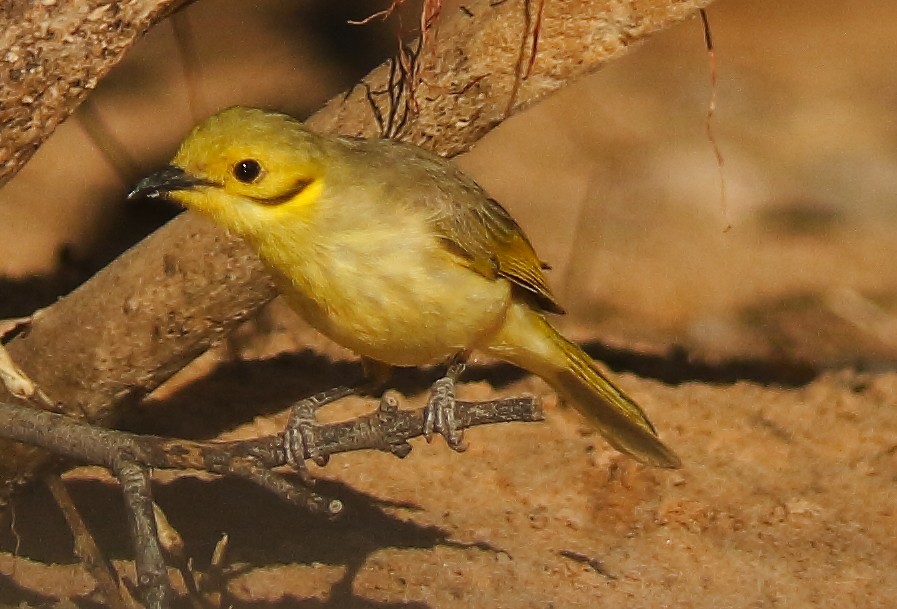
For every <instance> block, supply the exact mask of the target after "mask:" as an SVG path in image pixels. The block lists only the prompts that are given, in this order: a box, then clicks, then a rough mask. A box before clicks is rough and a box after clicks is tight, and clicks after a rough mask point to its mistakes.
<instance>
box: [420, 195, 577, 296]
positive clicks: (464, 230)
mask: <svg viewBox="0 0 897 609" xmlns="http://www.w3.org/2000/svg"><path fill="white" fill-rule="evenodd" d="M476 190H477V191H478V192H475V193H468V194H470V195H473V196H469V197H464V199H466V203H467V204H461V203H458V202H455V204H454V205H450V206H449V208H448V209H447V210H446V211H447V213H443V214H440V216H439V217H438V218H436V222H435V226H436V230H437V232H438V234H439V236H440V237H442V239H443V241H444V242H445V243H446V245H447V246H448V247H449V249H451V250H452V251H454V252H455V253H457V254H460V255H461V257H462V259H464V260H466V261H467V264H468V266H470V268H472V269H473V270H475V271H477V272H478V273H481V274H483V275H485V276H486V277H504V278H505V279H508V280H509V281H511V282H513V283H514V284H515V285H517V286H519V287H521V288H523V289H524V290H525V291H526V292H527V293H528V294H529V295H530V296H531V297H532V298H533V299H534V300H535V303H536V304H537V305H538V306H539V307H540V308H542V309H543V310H545V311H548V312H550V313H563V312H564V309H563V307H561V305H560V303H559V302H558V301H557V298H555V296H554V294H552V293H551V288H549V287H548V282H547V281H546V280H545V274H544V273H543V272H542V269H545V268H548V265H546V264H544V263H543V262H541V261H540V260H539V257H538V256H537V255H536V252H535V250H533V246H532V244H531V243H530V242H529V239H527V238H526V235H524V234H523V231H522V230H521V228H520V226H519V225H518V224H517V222H515V221H514V219H513V218H512V217H511V215H510V214H509V213H508V212H507V211H506V210H505V209H504V208H503V207H502V206H501V205H500V204H499V203H498V201H496V200H494V199H491V198H489V197H487V196H486V195H485V193H484V192H483V191H482V190H480V189H479V188H477V189H476Z"/></svg>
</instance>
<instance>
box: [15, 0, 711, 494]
mask: <svg viewBox="0 0 897 609" xmlns="http://www.w3.org/2000/svg"><path fill="white" fill-rule="evenodd" d="M711 1H712V0H640V1H638V2H633V1H631V0H545V2H544V4H543V6H544V11H543V13H542V14H541V18H540V20H539V23H540V31H539V40H538V44H537V45H533V44H532V37H533V27H534V20H533V14H532V12H528V11H533V10H535V9H534V7H535V6H536V5H537V4H538V3H535V2H529V1H525V0H508V1H506V2H502V3H493V2H491V1H490V0H471V1H470V2H467V3H466V4H465V7H464V10H458V11H457V12H454V13H453V14H450V15H445V16H444V18H443V19H442V20H441V22H440V26H439V34H438V36H437V37H435V38H434V40H435V41H436V42H435V47H433V48H432V49H430V50H426V52H424V53H422V54H421V61H422V62H423V64H422V66H421V77H422V80H421V82H420V86H419V87H418V88H417V90H416V92H415V94H414V102H415V104H416V106H417V107H418V109H419V112H418V113H417V114H414V115H411V116H409V119H408V121H407V123H405V124H404V128H403V129H402V137H403V139H406V140H409V141H412V142H415V143H418V144H421V145H424V146H426V147H428V148H431V149H433V150H435V151H437V152H439V153H441V154H446V155H453V154H457V153H460V152H463V151H465V150H467V149H469V148H470V146H471V145H472V144H473V143H474V142H475V141H476V140H478V139H479V138H480V137H482V136H483V135H484V134H486V133H487V132H488V131H489V130H491V129H492V128H493V127H495V126H496V125H498V124H499V123H500V122H501V121H502V120H504V119H505V118H507V116H508V115H509V114H513V113H514V112H517V111H519V110H520V109H522V108H524V107H526V106H529V105H531V104H532V103H534V102H535V101H537V100H538V99H540V98H542V97H544V96H545V95H548V94H549V93H551V92H553V91H555V90H557V89H558V88H559V87H561V86H562V85H564V84H565V83H567V82H569V81H570V80H573V79H575V78H577V77H580V76H582V75H584V74H587V73H589V72H593V71H595V70H597V69H599V68H600V67H601V66H602V65H604V64H605V63H606V62H608V61H610V60H611V59H613V58H615V57H618V56H620V55H621V54H623V53H624V52H625V51H626V50H627V48H629V47H630V46H631V45H632V44H633V43H635V42H637V41H639V40H641V39H643V38H645V37H647V36H648V35H650V34H651V33H653V32H655V31H658V30H660V29H662V28H664V27H667V26H669V25H671V24H673V23H675V22H677V21H680V20H682V19H685V18H686V17H688V16H690V15H693V14H694V13H695V11H696V10H697V9H698V8H701V7H704V6H706V5H708V4H709V3H710V2H711ZM47 4H48V3H37V2H31V1H30V0H14V1H13V2H12V3H11V4H10V5H8V6H7V7H6V8H4V9H0V11H2V13H0V17H2V18H4V19H5V23H4V24H3V27H2V32H3V33H2V35H0V84H2V90H3V91H4V93H2V94H0V95H2V97H0V104H2V105H0V124H2V125H3V132H2V136H3V139H2V142H0V163H2V172H0V176H3V175H7V176H8V175H10V174H11V173H12V172H13V171H14V170H15V169H16V168H18V167H19V166H20V165H21V163H22V162H23V161H24V159H26V158H27V157H28V156H30V154H31V152H32V151H33V150H34V149H35V148H36V146H37V145H39V143H40V142H41V141H43V139H44V138H45V137H46V136H47V135H48V134H49V132H50V131H52V128H53V126H55V124H57V123H58V122H59V121H60V120H62V119H63V118H64V117H65V116H66V115H68V114H69V113H70V112H71V111H72V110H73V109H74V107H75V106H76V105H77V103H78V102H79V101H81V100H82V99H83V98H84V96H85V95H86V94H87V91H88V90H89V89H90V88H91V87H92V85H93V83H94V82H95V80H96V79H97V78H99V77H101V76H102V75H103V74H104V73H105V72H106V71H108V70H109V69H110V68H111V67H112V66H113V65H115V63H117V61H118V60H119V59H120V57H121V55H122V54H123V52H124V51H125V49H127V48H128V46H130V44H131V43H133V41H134V40H135V39H136V38H137V37H138V36H139V34H140V33H142V32H143V31H145V30H146V29H147V28H148V27H149V26H150V25H151V24H152V23H153V22H154V21H155V20H156V19H158V18H159V16H160V15H161V14H162V13H163V11H164V10H165V9H167V8H170V7H171V5H172V4H176V3H174V2H170V1H167V0H155V1H153V0H130V1H129V2H115V3H112V2H103V1H100V0H91V1H90V2H87V3H85V2H83V0H57V2H55V3H53V4H50V5H49V6H47ZM84 7H87V8H86V10H85V9H84ZM94 20H99V23H100V24H101V25H100V26H97V25H96V24H94V23H93V21H94ZM527 25H528V26H529V28H530V29H529V30H527V29H526V26H527ZM60 37H61V38H60ZM60 41H61V42H60ZM532 48H536V53H537V54H536V56H535V58H533V61H532V67H531V69H530V70H529V75H528V77H527V78H526V79H525V80H523V79H522V77H521V74H522V69H521V63H520V62H521V61H523V62H526V64H527V65H528V64H529V63H530V59H531V58H530V57H529V56H528V55H527V53H528V52H531V49H532ZM22 58H25V59H24V60H22ZM22 61H24V63H22ZM395 70H396V64H395V63H393V64H387V65H384V66H381V67H380V68H377V69H376V70H374V71H373V72H372V73H371V74H370V75H368V76H367V77H366V78H365V79H364V85H362V86H358V87H355V88H354V89H353V90H352V91H351V92H350V93H348V94H347V95H343V96H340V97H337V98H335V99H334V100H332V101H331V102H330V103H328V104H327V105H326V106H325V107H324V108H323V109H322V110H321V111H320V112H318V113H317V114H315V115H314V116H313V117H311V119H310V121H309V122H310V124H311V125H312V127H313V128H315V129H319V130H326V131H341V132H344V133H351V134H364V135H377V134H378V129H379V128H380V126H379V124H378V120H377V115H378V113H377V112H374V111H373V109H372V105H371V101H373V102H375V104H376V105H377V106H378V107H379V108H383V107H385V104H386V103H387V102H388V101H389V95H388V94H385V93H380V92H383V91H388V90H389V87H388V85H389V83H390V82H391V79H390V75H391V74H393V76H394V75H395ZM393 80H394V78H393ZM384 95H385V97H384ZM392 101H395V100H392ZM400 101H401V100H400ZM380 113H381V114H382V110H381V111H380ZM32 117H35V118H32ZM274 295H275V292H274V289H273V287H272V285H271V283H270V281H269V279H268V277H267V275H266V274H265V273H264V271H263V270H262V268H261V266H260V264H259V262H258V261H257V259H256V258H255V256H254V255H253V254H252V253H250V252H249V251H248V249H247V248H246V247H245V246H244V245H243V244H242V243H240V242H238V241H236V240H235V239H233V238H231V237H228V236H227V235H225V234H224V233H223V232H222V231H221V230H219V229H217V228H216V227H214V226H211V225H210V224H208V223H206V222H205V221H203V220H201V219H199V218H197V217H194V216H192V215H189V214H185V215H183V216H181V217H179V218H177V219H175V220H174V221H173V222H171V223H170V224H169V225H167V226H166V227H164V228H163V229H161V230H160V231H157V232H156V233H155V234H153V235H152V236H150V237H149V238H148V239H146V240H145V241H144V242H142V243H140V244H139V245H137V246H136V247H134V248H133V249H132V250H130V251H129V252H127V253H126V254H125V255H123V256H122V257H120V258H119V259H118V260H116V261H115V262H113V263H112V264H111V265H109V266H108V267H107V268H106V269H104V270H103V271H101V272H100V273H98V274H97V275H96V276H95V277H94V278H92V279H91V280H90V281H88V282H87V283H85V284H84V285H83V286H81V287H80V288H79V289H77V290H75V291H74V292H73V293H72V294H70V295H69V296H67V297H65V298H63V299H62V300H60V301H59V302H58V303H56V304H54V305H53V306H52V307H49V308H48V309H46V310H45V311H44V312H43V314H42V315H41V316H40V317H38V318H37V319H35V320H34V323H33V325H32V327H31V329H30V330H29V331H28V332H27V333H26V334H23V335H20V336H18V337H16V338H15V339H13V340H12V341H11V342H10V343H9V344H8V345H7V348H8V351H9V353H10V355H11V356H12V358H13V359H14V360H15V362H16V364H17V365H18V366H19V367H20V368H21V369H22V370H23V371H24V372H25V373H26V374H27V375H28V376H29V377H30V378H31V379H32V380H34V381H35V382H36V383H37V385H38V387H40V389H41V390H43V392H44V393H45V394H46V395H48V396H49V397H50V398H51V399H52V400H53V401H54V402H56V403H59V404H64V405H66V407H67V408H69V413H70V414H73V415H76V416H81V417H84V418H87V419H88V420H91V421H94V422H97V423H100V424H109V423H111V422H112V421H113V420H114V416H115V414H116V412H118V411H120V409H122V408H124V407H126V406H127V405H129V404H132V403H134V402H135V401H136V400H139V399H140V398H141V397H143V396H144V395H146V394H147V393H148V392H150V391H152V390H153V389H154V388H156V387H157V386H158V385H160V384H161V383H162V382H164V381H165V380H166V379H168V378H169V377H170V376H171V375H172V374H174V373H175V372H176V371H177V370H179V369H180V368H181V367H183V366H184V365H186V364H187V363H188V362H189V361H191V360H192V359H193V358H195V357H196V356H197V355H199V354H200V353H202V352H203V351H204V350H205V349H207V348H208V347H209V346H210V345H211V344H212V343H213V342H215V341H217V340H218V339H219V338H220V337H221V336H222V335H224V334H225V333H226V332H228V331H229V330H230V329H232V328H233V327H234V326H235V325H237V324H238V323H240V322H242V321H243V320H245V319H247V318H248V317H250V316H251V315H252V314H253V313H255V312H256V311H257V310H258V309H259V308H260V307H261V306H262V305H264V304H265V303H267V302H268V301H269V300H271V299H272V298H273V297H274ZM0 398H2V391H0ZM44 461H45V459H44V453H42V452H41V451H38V450H36V449H34V448H29V447H24V446H22V445H18V444H13V443H5V442H4V443H3V444H2V445H0V488H2V489H9V488H12V487H13V486H14V485H15V483H21V482H25V481H27V480H28V479H30V477H31V476H32V475H33V473H34V472H35V471H36V469H37V468H38V467H39V465H40V464H41V463H43V462H44ZM2 492H8V491H2ZM3 501H4V496H3V495H0V504H2V503H3Z"/></svg>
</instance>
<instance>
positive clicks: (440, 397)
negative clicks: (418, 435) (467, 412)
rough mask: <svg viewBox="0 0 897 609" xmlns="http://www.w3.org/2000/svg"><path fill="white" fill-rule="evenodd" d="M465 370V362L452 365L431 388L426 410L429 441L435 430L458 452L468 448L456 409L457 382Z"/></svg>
mask: <svg viewBox="0 0 897 609" xmlns="http://www.w3.org/2000/svg"><path fill="white" fill-rule="evenodd" d="M463 371H464V364H463V363H454V364H452V365H450V366H449V369H448V371H447V372H446V375H445V376H444V377H442V378H441V379H439V380H438V381H436V382H435V383H433V386H432V387H431V388H430V399H429V400H427V406H426V409H425V410H424V437H426V439H427V442H430V441H431V440H432V438H433V432H434V431H435V432H436V433H438V434H440V435H442V437H443V438H445V442H446V444H448V445H449V448H451V449H452V450H455V451H458V452H463V451H465V450H467V444H466V443H465V442H464V431H463V430H462V429H461V428H460V427H459V425H458V420H457V417H456V411H455V382H456V381H457V380H458V377H459V376H460V375H461V373H462V372H463Z"/></svg>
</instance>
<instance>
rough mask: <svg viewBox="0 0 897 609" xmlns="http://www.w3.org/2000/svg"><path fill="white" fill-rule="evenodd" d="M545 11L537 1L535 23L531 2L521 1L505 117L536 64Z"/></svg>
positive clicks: (543, 5) (542, 4)
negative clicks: (520, 24) (519, 31)
mask: <svg viewBox="0 0 897 609" xmlns="http://www.w3.org/2000/svg"><path fill="white" fill-rule="evenodd" d="M544 9H545V0H539V7H538V9H537V11H536V17H535V21H533V14H532V2H531V0H524V1H523V33H522V35H521V36H520V48H519V49H518V51H517V61H516V62H515V63H514V85H513V86H512V87H511V95H510V96H509V97H508V105H507V106H506V107H505V117H508V116H511V112H512V111H513V110H514V104H516V103H517V94H518V93H519V92H520V86H521V85H522V84H523V81H524V80H526V79H527V78H529V76H530V74H531V73H532V69H533V65H534V64H535V63H536V54H537V53H538V50H539V36H540V34H541V32H542V15H543V13H544ZM530 35H532V42H531V43H530V45H529V50H530V54H529V59H528V60H527V61H526V67H525V68H524V59H525V58H526V51H527V44H526V43H527V41H528V40H529V39H530Z"/></svg>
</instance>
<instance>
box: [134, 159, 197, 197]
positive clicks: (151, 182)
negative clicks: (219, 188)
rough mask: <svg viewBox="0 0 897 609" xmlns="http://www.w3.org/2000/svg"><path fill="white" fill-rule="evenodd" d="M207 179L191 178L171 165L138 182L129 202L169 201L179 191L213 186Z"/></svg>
mask: <svg viewBox="0 0 897 609" xmlns="http://www.w3.org/2000/svg"><path fill="white" fill-rule="evenodd" d="M213 185H214V182H210V181H209V180H206V179H205V178H197V177H194V176H191V175H190V174H188V173H187V172H186V171H184V170H183V169H181V168H180V167H178V166H177V165H169V166H167V167H165V168H164V169H161V170H159V171H157V172H156V173H154V174H152V175H150V176H147V177H145V178H143V179H142V180H140V181H139V182H137V185H136V186H134V188H132V189H131V192H129V193H128V201H133V200H134V199H167V198H168V195H169V194H170V193H172V192H176V191H178V190H193V189H195V188H197V187H198V186H213Z"/></svg>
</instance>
